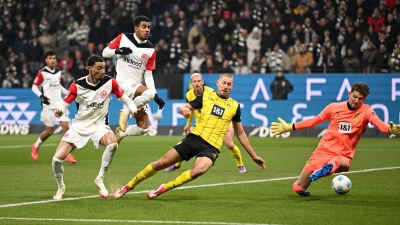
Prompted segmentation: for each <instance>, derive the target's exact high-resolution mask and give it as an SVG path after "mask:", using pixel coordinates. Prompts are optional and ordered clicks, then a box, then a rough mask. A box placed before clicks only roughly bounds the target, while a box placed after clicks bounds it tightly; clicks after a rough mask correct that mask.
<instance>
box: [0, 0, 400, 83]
mask: <svg viewBox="0 0 400 225" xmlns="http://www.w3.org/2000/svg"><path fill="white" fill-rule="evenodd" d="M0 11H1V14H0V16H1V19H0V84H1V86H2V87H3V88H10V87H23V88H30V87H31V85H32V82H33V79H34V78H35V76H36V73H37V71H38V70H40V69H41V68H43V67H44V61H43V54H44V52H46V51H48V50H50V49H54V50H55V51H56V52H57V57H58V60H59V61H58V68H59V69H60V70H61V71H62V77H63V80H62V82H63V85H64V86H65V87H68V86H69V84H70V83H71V82H72V81H73V80H75V79H77V78H79V77H81V76H84V75H86V74H87V71H86V67H85V61H86V59H87V57H88V56H90V55H92V54H97V55H101V54H102V51H103V48H104V47H105V46H107V44H108V43H109V42H110V41H111V40H112V39H113V38H115V37H116V36H117V35H118V34H120V33H121V32H133V31H134V29H133V27H134V25H133V18H134V17H136V16H137V15H146V16H148V17H149V18H150V19H151V21H152V23H151V24H152V25H151V26H152V28H151V37H150V41H151V42H152V43H153V44H154V45H155V48H156V51H157V60H156V64H157V65H156V70H155V71H154V73H155V74H165V75H167V74H171V73H188V72H189V73H191V72H201V73H203V74H207V73H221V72H231V73H236V74H244V75H245V74H252V73H263V74H264V73H265V74H268V73H276V71H279V70H283V71H285V72H290V73H342V72H349V73H390V72H391V73H399V72H400V34H399V33H400V15H399V12H400V0H341V1H340V0H321V1H317V0H263V1H261V0H251V1H250V0H225V1H223V0H197V1H196V0H190V1H186V0H148V1H145V0H76V1H75V0H64V1H59V0H48V1H33V0H24V1H23V0H0ZM106 65H107V71H106V73H107V74H110V75H112V74H114V71H115V64H114V61H113V60H112V59H107V60H106Z"/></svg>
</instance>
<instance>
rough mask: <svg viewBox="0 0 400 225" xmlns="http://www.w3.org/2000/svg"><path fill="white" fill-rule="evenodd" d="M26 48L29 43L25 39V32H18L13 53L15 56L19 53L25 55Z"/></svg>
mask: <svg viewBox="0 0 400 225" xmlns="http://www.w3.org/2000/svg"><path fill="white" fill-rule="evenodd" d="M28 46H29V43H28V40H27V39H26V37H25V32H24V31H19V32H18V38H17V39H16V40H15V41H14V47H13V50H14V52H15V53H16V54H19V53H24V54H26V53H27V52H28Z"/></svg>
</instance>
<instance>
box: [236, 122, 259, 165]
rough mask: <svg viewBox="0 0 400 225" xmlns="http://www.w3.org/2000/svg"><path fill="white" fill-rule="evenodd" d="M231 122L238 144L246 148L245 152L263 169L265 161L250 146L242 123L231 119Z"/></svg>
mask: <svg viewBox="0 0 400 225" xmlns="http://www.w3.org/2000/svg"><path fill="white" fill-rule="evenodd" d="M232 124H233V129H234V130H235V133H236V136H237V138H238V140H239V142H240V144H241V145H242V146H243V148H244V149H245V150H246V152H247V153H248V154H249V155H250V157H251V158H252V159H253V161H254V162H255V163H257V164H258V166H259V167H260V168H261V169H263V170H265V161H264V159H262V158H261V157H259V156H257V154H256V152H255V151H254V149H253V147H251V145H250V141H249V139H248V138H247V135H246V133H245V132H244V130H243V126H242V123H241V122H235V121H232Z"/></svg>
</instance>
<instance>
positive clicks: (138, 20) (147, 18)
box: [133, 15, 150, 27]
mask: <svg viewBox="0 0 400 225" xmlns="http://www.w3.org/2000/svg"><path fill="white" fill-rule="evenodd" d="M142 21H145V22H150V19H149V17H147V16H142V15H140V16H137V17H135V19H134V20H133V24H134V26H135V27H137V26H139V25H140V22H142Z"/></svg>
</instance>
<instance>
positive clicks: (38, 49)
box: [26, 37, 44, 87]
mask: <svg viewBox="0 0 400 225" xmlns="http://www.w3.org/2000/svg"><path fill="white" fill-rule="evenodd" d="M43 55H44V51H43V47H42V45H41V44H40V43H39V41H38V39H37V38H36V37H33V39H32V40H31V41H30V43H29V45H28V53H27V55H26V56H27V60H28V61H29V66H30V69H31V71H38V70H39V68H40V67H39V64H40V61H42V59H43ZM31 86H32V85H31ZM31 86H30V87H31Z"/></svg>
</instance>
